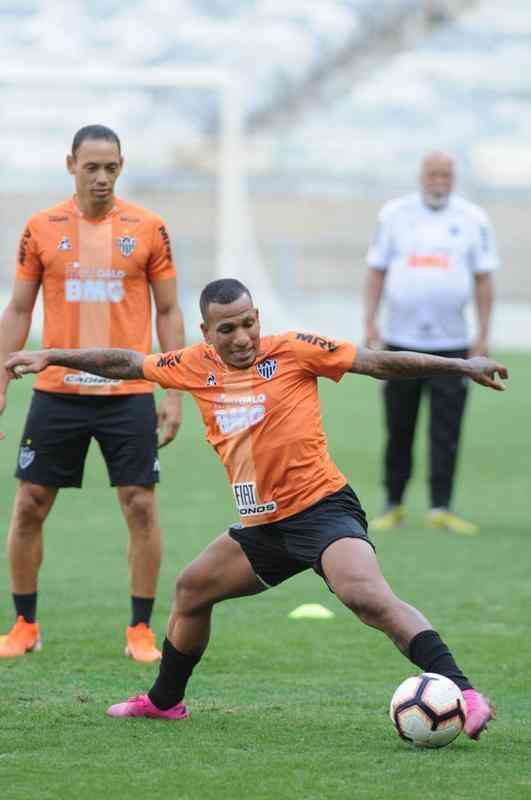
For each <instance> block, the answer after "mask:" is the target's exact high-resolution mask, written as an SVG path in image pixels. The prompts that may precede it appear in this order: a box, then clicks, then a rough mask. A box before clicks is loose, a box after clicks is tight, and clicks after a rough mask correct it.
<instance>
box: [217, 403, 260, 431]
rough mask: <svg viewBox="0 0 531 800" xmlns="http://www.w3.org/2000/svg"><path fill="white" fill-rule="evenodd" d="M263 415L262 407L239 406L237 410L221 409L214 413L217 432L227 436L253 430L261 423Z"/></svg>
mask: <svg viewBox="0 0 531 800" xmlns="http://www.w3.org/2000/svg"><path fill="white" fill-rule="evenodd" d="M265 414H266V410H265V406H263V405H256V406H239V407H238V408H223V409H220V410H218V411H214V416H215V418H216V422H217V425H218V428H219V430H220V431H221V433H224V434H225V435H227V436H230V435H231V434H234V433H241V431H245V430H247V429H248V428H253V427H254V426H255V425H258V423H259V422H262V420H263V419H264V417H265Z"/></svg>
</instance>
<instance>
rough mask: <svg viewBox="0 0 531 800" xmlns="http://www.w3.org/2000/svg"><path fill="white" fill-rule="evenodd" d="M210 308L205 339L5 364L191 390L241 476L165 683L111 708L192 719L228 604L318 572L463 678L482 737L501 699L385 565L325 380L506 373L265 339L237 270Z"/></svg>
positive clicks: (301, 337) (181, 606)
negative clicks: (329, 407) (463, 662)
mask: <svg viewBox="0 0 531 800" xmlns="http://www.w3.org/2000/svg"><path fill="white" fill-rule="evenodd" d="M200 306H201V314H202V318H203V321H202V323H201V330H202V332H203V336H204V339H205V341H204V343H201V344H196V345H193V346H191V347H186V348H184V349H183V350H180V351H175V352H169V353H164V354H159V355H151V356H147V357H146V356H144V355H143V354H141V353H136V352H134V351H130V350H118V349H100V350H77V351H69V350H40V351H36V352H24V351H22V352H19V353H14V354H13V355H11V356H10V358H9V359H8V361H7V362H6V365H5V366H6V367H7V368H8V369H10V370H11V371H12V373H13V374H17V375H21V374H23V373H25V372H40V371H41V370H44V369H46V368H47V367H48V366H50V365H60V366H64V367H71V368H74V369H82V370H86V371H87V372H90V373H92V374H96V375H102V376H104V377H106V378H111V379H114V378H118V379H121V380H128V379H129V380H135V379H139V378H145V379H147V380H150V381H153V382H155V383H158V384H159V385H160V386H163V387H165V388H167V387H172V388H175V389H180V390H186V391H189V392H191V393H192V395H193V397H194V399H195V401H196V402H197V404H198V406H199V408H200V411H201V414H202V417H203V421H204V423H205V426H206V429H207V438H208V441H209V442H210V443H211V444H212V446H213V447H214V449H215V450H216V452H217V454H218V456H219V457H220V459H221V461H222V462H223V464H224V466H225V468H226V470H227V474H228V477H229V480H230V483H231V485H232V490H233V493H234V499H235V501H236V505H237V507H238V511H239V514H240V520H241V522H240V523H238V524H236V525H233V526H232V527H231V528H229V530H228V531H226V532H225V533H223V534H222V535H221V536H219V537H218V538H217V539H216V540H215V541H213V542H212V543H211V544H210V545H209V546H208V547H207V548H206V550H204V551H203V552H202V553H201V554H200V555H199V556H198V557H197V558H196V559H195V561H193V562H192V563H191V564H190V565H189V566H187V567H186V568H185V569H184V570H183V572H182V573H181V574H180V575H179V577H178V579H177V586H176V595H175V598H174V604H173V609H172V612H171V615H170V619H169V622H168V628H167V635H166V639H165V641H164V646H163V652H162V661H161V664H160V671H159V675H158V677H157V679H156V681H155V683H154V685H153V686H152V687H151V689H150V690H149V692H148V693H147V694H140V695H138V696H136V697H132V698H130V699H129V700H126V701H125V702H123V703H118V704H117V705H113V706H111V707H110V708H109V709H108V711H107V713H108V714H109V715H110V716H111V717H150V718H162V719H170V720H178V719H184V718H185V717H187V716H188V710H187V708H186V705H185V704H184V702H183V699H184V695H185V690H186V685H187V683H188V680H189V678H190V675H191V674H192V671H193V669H194V667H195V666H196V665H197V664H198V662H199V661H200V659H201V657H202V655H203V653H204V652H205V650H206V647H207V645H208V640H209V635H210V624H211V616H212V609H213V607H214V605H215V604H216V603H219V602H220V601H222V600H226V599H228V598H234V597H243V596H245V595H252V594H258V593H259V592H263V591H264V590H265V589H267V588H269V587H272V586H276V585H277V584H279V583H281V582H282V581H284V580H286V579H287V578H290V577H292V576H293V575H296V574H297V573H299V572H302V571H303V570H305V569H308V568H310V567H311V568H312V569H314V571H315V572H316V573H317V574H318V575H320V576H321V577H322V578H323V579H324V580H325V581H326V583H327V585H328V586H329V587H330V589H332V591H333V592H335V594H336V595H337V596H338V598H339V599H340V600H341V602H342V603H344V604H345V605H346V606H347V607H348V608H350V609H351V610H352V611H353V612H354V613H355V614H356V615H357V616H358V617H359V619H360V620H361V621H362V622H364V623H365V624H366V625H371V626H372V627H374V628H378V629H379V630H381V631H383V632H384V633H386V634H387V636H389V638H390V639H391V640H392V641H393V642H394V643H395V644H396V645H397V646H398V647H399V649H400V650H401V652H402V653H403V654H404V655H405V656H406V657H407V658H409V659H410V661H411V662H412V663H413V664H415V665H416V666H417V667H419V668H420V669H421V670H423V671H424V672H436V673H439V674H440V675H445V676H446V677H448V678H450V679H451V680H453V681H454V682H455V683H456V684H457V685H458V686H459V688H460V689H461V690H462V692H463V695H464V698H465V701H466V707H467V708H466V711H467V717H466V724H465V731H466V733H467V734H468V735H469V736H470V737H471V738H473V739H477V738H478V737H479V735H480V733H481V732H482V731H483V730H484V729H485V728H486V726H487V723H488V722H489V720H490V719H492V717H493V713H494V712H493V709H492V706H491V705H490V703H489V701H488V700H487V698H486V697H484V696H483V695H481V694H480V693H479V692H478V691H476V689H474V688H473V686H472V684H471V683H470V681H469V680H468V678H466V677H465V675H464V674H463V673H462V672H461V670H460V668H459V667H458V666H457V664H456V663H455V661H454V659H453V657H452V655H451V653H450V651H449V649H448V647H447V646H446V645H445V644H444V642H443V641H442V640H441V639H440V637H439V635H438V634H437V633H436V632H435V631H434V630H433V628H432V627H431V625H430V623H429V622H428V620H427V619H426V618H425V617H424V616H423V615H422V614H421V613H420V612H419V611H417V610H416V609H415V608H413V607H412V606H410V605H408V604H407V603H405V602H404V601H403V600H400V599H399V598H398V597H397V596H396V595H395V594H394V593H393V592H392V590H391V588H390V587H389V585H388V584H387V582H386V580H385V578H384V577H383V575H382V573H381V572H380V568H379V565H378V562H377V560H376V556H375V553H374V547H373V545H372V543H371V542H370V540H369V538H368V536H367V523H366V518H365V513H364V511H363V509H362V507H361V505H360V503H359V501H358V498H357V497H356V494H355V493H354V492H353V490H352V489H351V487H350V486H349V485H348V483H347V481H346V478H345V477H344V476H343V475H342V474H341V472H340V471H339V470H338V468H337V467H336V465H335V464H334V463H333V461H332V459H331V457H330V455H329V453H328V450H327V447H326V440H325V436H324V433H323V429H322V421H321V415H320V408H319V398H318V391H317V378H318V377H321V376H322V377H327V378H331V379H332V380H335V381H339V380H340V379H341V378H342V377H343V375H344V374H345V373H346V372H351V373H354V374H361V375H369V376H371V377H374V378H381V379H389V378H397V377H400V378H405V377H411V378H416V377H425V376H431V375H462V376H464V377H468V378H471V379H472V380H473V381H475V382H476V383H479V384H481V385H482V386H487V387H490V388H492V389H497V390H502V389H504V386H503V383H501V382H500V380H499V378H506V377H507V370H506V368H505V367H504V366H503V365H501V364H497V363H496V362H494V361H491V360H490V359H487V358H482V357H479V358H472V359H469V360H465V359H448V358H442V357H439V356H431V355H427V354H418V353H413V352H387V351H382V352H377V351H371V350H365V349H362V348H356V347H355V346H354V345H353V344H350V343H348V342H334V341H332V340H330V339H327V338H324V337H321V336H315V335H313V334H307V333H285V334H281V335H277V336H265V337H261V336H260V323H259V316H258V310H257V309H256V308H255V307H254V305H253V301H252V299H251V295H250V292H249V290H248V289H247V288H246V287H245V286H244V285H243V284H241V283H240V282H239V281H236V280H232V279H225V280H218V281H214V282H213V283H210V284H208V285H207V286H206V287H205V289H204V290H203V292H202V294H201V299H200ZM497 376H498V377H497Z"/></svg>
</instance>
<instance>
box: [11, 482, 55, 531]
mask: <svg viewBox="0 0 531 800" xmlns="http://www.w3.org/2000/svg"><path fill="white" fill-rule="evenodd" d="M50 505H51V501H50V493H49V490H48V489H47V488H46V487H44V486H38V485H37V484H34V483H23V484H22V485H21V486H20V488H19V490H18V492H17V498H16V502H15V511H14V518H13V522H14V525H15V527H16V528H17V529H18V531H19V533H22V534H24V532H28V533H32V532H33V530H34V528H35V526H36V525H37V526H40V525H41V524H42V523H43V522H44V520H45V519H46V517H47V515H48V511H49V510H50Z"/></svg>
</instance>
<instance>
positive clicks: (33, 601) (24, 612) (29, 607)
mask: <svg viewBox="0 0 531 800" xmlns="http://www.w3.org/2000/svg"><path fill="white" fill-rule="evenodd" d="M13 603H14V605H15V611H16V613H17V617H24V619H25V620H26V622H35V617H36V614H37V592H32V593H31V594H15V593H14V592H13Z"/></svg>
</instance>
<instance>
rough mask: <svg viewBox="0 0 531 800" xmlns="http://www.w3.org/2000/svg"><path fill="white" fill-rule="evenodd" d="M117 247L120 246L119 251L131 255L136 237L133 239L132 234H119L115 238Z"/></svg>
mask: <svg viewBox="0 0 531 800" xmlns="http://www.w3.org/2000/svg"><path fill="white" fill-rule="evenodd" d="M117 242H118V247H119V248H120V253H121V254H122V255H123V256H125V257H126V258H127V257H128V256H131V255H133V253H134V252H135V248H136V239H133V237H132V236H120V237H119V238H118V239H117Z"/></svg>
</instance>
